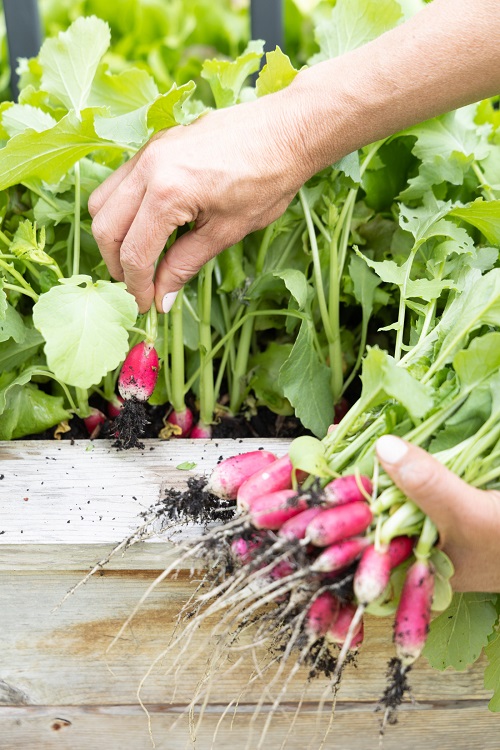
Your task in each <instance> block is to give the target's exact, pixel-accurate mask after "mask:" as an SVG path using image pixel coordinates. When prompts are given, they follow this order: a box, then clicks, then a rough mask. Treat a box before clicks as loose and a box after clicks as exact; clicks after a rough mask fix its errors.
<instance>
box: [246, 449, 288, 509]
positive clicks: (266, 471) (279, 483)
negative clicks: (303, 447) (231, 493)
mask: <svg viewBox="0 0 500 750" xmlns="http://www.w3.org/2000/svg"><path fill="white" fill-rule="evenodd" d="M292 471H293V466H292V462H291V461H290V458H289V457H288V456H283V457H282V458H278V460H277V461H274V462H273V463H272V465H271V466H266V467H264V468H263V469H261V470H259V471H257V472H256V473H255V474H252V476H251V477H249V478H248V479H247V480H246V481H245V482H243V484H242V485H241V486H240V487H239V489H238V495H237V502H238V508H239V509H240V510H246V509H247V508H248V506H249V505H250V502H251V501H252V500H253V499H254V498H255V497H258V496H259V495H264V494H266V495H267V494H269V493H270V492H276V491H277V490H290V489H292V485H293V482H292Z"/></svg>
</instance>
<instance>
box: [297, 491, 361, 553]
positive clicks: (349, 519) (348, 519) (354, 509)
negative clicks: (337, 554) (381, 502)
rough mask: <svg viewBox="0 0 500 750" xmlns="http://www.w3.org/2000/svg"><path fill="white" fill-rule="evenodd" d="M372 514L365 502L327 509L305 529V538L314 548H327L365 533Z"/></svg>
mask: <svg viewBox="0 0 500 750" xmlns="http://www.w3.org/2000/svg"><path fill="white" fill-rule="evenodd" d="M372 518H373V516H372V512H371V510H370V508H369V506H368V504H367V503H365V502H361V501H358V502H354V503H349V504H348V505H340V506H338V507H337V508H327V510H323V511H322V512H321V513H320V514H319V515H317V516H316V518H313V520H312V521H311V523H310V524H309V526H308V527H307V537H308V538H309V540H310V542H311V543H312V544H314V545H315V546H316V547H327V546H328V545H330V544H335V542H341V541H342V540H343V539H348V538H349V537H351V536H355V535H356V534H361V533H362V532H363V531H365V530H366V529H367V528H368V526H369V525H370V524H371V522H372Z"/></svg>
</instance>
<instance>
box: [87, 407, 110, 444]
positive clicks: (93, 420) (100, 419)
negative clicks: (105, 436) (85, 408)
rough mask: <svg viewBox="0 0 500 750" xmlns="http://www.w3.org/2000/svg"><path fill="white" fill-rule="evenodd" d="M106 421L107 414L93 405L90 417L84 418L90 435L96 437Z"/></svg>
mask: <svg viewBox="0 0 500 750" xmlns="http://www.w3.org/2000/svg"><path fill="white" fill-rule="evenodd" d="M105 421H106V416H105V415H104V414H103V413H102V411H99V409H95V408H94V407H93V406H91V407H90V414H89V415H88V417H84V418H83V422H84V424H85V427H86V428H87V432H88V433H89V435H90V437H94V436H95V435H97V434H98V433H99V430H100V428H101V425H103V424H104V422H105Z"/></svg>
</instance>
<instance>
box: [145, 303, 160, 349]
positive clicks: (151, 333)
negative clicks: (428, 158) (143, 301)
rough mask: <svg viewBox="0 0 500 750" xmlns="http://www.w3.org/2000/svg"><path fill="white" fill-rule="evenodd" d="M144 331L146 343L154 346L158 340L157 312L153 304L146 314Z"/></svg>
mask: <svg viewBox="0 0 500 750" xmlns="http://www.w3.org/2000/svg"><path fill="white" fill-rule="evenodd" d="M145 330H146V343H147V344H152V345H153V346H154V344H155V341H156V339H157V338H158V312H157V311H156V305H155V303H154V302H153V304H152V305H151V307H150V308H149V310H148V312H147V313H146V326H145Z"/></svg>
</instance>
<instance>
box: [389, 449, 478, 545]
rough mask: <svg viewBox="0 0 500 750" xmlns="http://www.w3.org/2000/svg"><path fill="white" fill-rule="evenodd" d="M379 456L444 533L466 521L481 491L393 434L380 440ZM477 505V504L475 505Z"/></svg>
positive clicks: (391, 474)
mask: <svg viewBox="0 0 500 750" xmlns="http://www.w3.org/2000/svg"><path fill="white" fill-rule="evenodd" d="M375 448H376V451H377V456H378V459H379V461H380V463H381V465H382V467H383V468H384V470H385V471H386V472H387V474H389V476H390V477H391V479H392V480H393V481H394V483H395V484H396V485H397V486H398V487H399V488H400V489H401V490H402V491H403V492H404V493H405V495H407V497H409V498H410V500H413V501H414V502H415V503H416V504H417V505H418V506H419V507H420V508H421V509H422V510H423V511H424V513H426V514H427V515H428V516H429V517H430V519H431V520H432V521H434V523H435V524H436V526H437V527H438V529H439V531H440V533H441V535H443V534H444V535H446V532H447V530H449V529H453V527H455V525H456V523H458V520H459V519H460V523H463V520H464V518H465V517H467V516H468V515H469V514H470V511H471V508H473V507H474V506H475V502H474V501H475V500H476V495H477V501H478V502H480V499H481V495H482V493H481V491H480V490H478V489H476V488H475V487H471V486H470V485H468V484H466V482H464V481H463V480H462V479H460V478H459V477H457V475H456V474H453V472H452V471H450V470H449V469H447V468H446V467H445V466H443V464H441V463H440V462H439V461H438V460H437V459H436V458H433V457H432V456H431V455H429V453H427V452H426V451H424V450H422V449H421V448H417V446H415V445H411V443H407V442H406V441H404V440H401V438H398V437H395V436H394V435H383V436H382V437H381V438H379V439H378V440H377V443H376V446H375ZM476 507H477V506H476Z"/></svg>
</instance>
